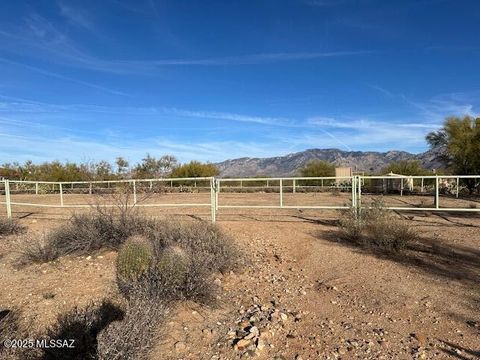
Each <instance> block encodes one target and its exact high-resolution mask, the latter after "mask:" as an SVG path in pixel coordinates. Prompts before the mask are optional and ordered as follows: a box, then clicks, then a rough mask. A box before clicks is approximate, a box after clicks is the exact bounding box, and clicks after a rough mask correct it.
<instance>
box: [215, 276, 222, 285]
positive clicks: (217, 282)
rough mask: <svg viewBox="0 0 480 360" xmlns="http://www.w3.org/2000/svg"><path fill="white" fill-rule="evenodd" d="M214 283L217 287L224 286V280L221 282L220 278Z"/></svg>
mask: <svg viewBox="0 0 480 360" xmlns="http://www.w3.org/2000/svg"><path fill="white" fill-rule="evenodd" d="M213 283H214V284H215V285H217V286H222V280H220V279H219V278H216V279H215V280H213Z"/></svg>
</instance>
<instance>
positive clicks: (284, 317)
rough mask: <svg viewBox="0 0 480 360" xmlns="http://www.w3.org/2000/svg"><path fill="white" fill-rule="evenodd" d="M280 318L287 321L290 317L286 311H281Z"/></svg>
mask: <svg viewBox="0 0 480 360" xmlns="http://www.w3.org/2000/svg"><path fill="white" fill-rule="evenodd" d="M280 319H282V321H287V319H288V316H287V314H285V313H280Z"/></svg>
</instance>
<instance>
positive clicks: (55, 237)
mask: <svg viewBox="0 0 480 360" xmlns="http://www.w3.org/2000/svg"><path fill="white" fill-rule="evenodd" d="M149 223H150V219H148V218H145V217H141V216H139V215H138V214H137V213H131V214H129V215H128V216H119V215H118V214H117V213H116V212H115V211H108V212H99V211H92V212H91V213H89V214H77V215H73V216H72V217H71V218H70V219H69V221H68V222H67V223H65V224H63V225H61V226H60V227H58V228H56V229H54V230H52V231H51V232H50V233H47V234H46V235H45V236H44V237H43V238H41V239H39V240H36V241H28V242H26V243H27V245H26V248H25V249H23V250H22V251H21V253H22V256H21V257H20V261H19V262H20V263H21V264H28V263H35V262H37V263H41V262H48V261H52V260H55V259H57V258H58V257H60V256H64V255H70V254H74V255H86V254H89V253H92V252H93V251H95V250H99V249H102V248H110V249H117V248H118V247H119V246H120V245H121V244H122V243H123V242H124V241H125V240H126V239H127V238H128V237H129V236H131V235H133V234H135V233H141V232H142V231H143V230H144V229H145V228H147V227H148V226H149Z"/></svg>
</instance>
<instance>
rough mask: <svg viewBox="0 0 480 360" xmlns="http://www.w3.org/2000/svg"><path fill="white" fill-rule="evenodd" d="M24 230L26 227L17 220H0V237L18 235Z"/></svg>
mask: <svg viewBox="0 0 480 360" xmlns="http://www.w3.org/2000/svg"><path fill="white" fill-rule="evenodd" d="M25 230H26V227H25V226H23V225H22V224H20V222H19V221H18V220H17V219H8V218H0V236H2V235H15V234H20V233H23V232H25Z"/></svg>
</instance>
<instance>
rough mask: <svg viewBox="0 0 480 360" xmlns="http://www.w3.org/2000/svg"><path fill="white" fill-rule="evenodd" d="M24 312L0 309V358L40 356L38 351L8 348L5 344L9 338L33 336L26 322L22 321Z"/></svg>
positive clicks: (22, 359) (30, 359) (16, 359)
mask: <svg viewBox="0 0 480 360" xmlns="http://www.w3.org/2000/svg"><path fill="white" fill-rule="evenodd" d="M21 316H22V313H21V312H20V311H19V310H18V309H4V310H0V359H2V360H33V359H36V358H38V352H37V351H35V350H33V349H25V348H11V347H10V348H6V347H5V346H4V345H3V344H4V341H5V340H7V339H26V338H29V337H30V338H31V337H32V334H28V332H27V329H26V328H25V326H24V324H22V323H21V321H20V320H21Z"/></svg>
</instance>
